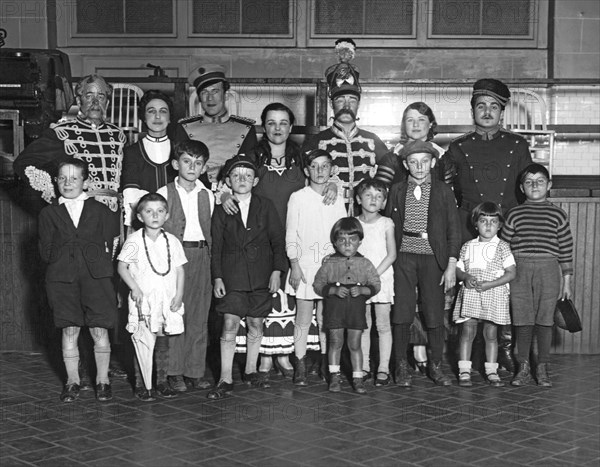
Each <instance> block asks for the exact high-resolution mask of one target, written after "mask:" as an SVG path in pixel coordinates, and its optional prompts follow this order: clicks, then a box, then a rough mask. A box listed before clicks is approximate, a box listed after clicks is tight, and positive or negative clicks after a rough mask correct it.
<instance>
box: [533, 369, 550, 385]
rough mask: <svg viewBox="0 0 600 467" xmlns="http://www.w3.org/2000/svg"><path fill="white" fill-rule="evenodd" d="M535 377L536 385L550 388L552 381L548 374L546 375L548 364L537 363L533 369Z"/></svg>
mask: <svg viewBox="0 0 600 467" xmlns="http://www.w3.org/2000/svg"><path fill="white" fill-rule="evenodd" d="M535 379H536V380H537V383H538V386H542V387H544V388H551V387H552V381H550V376H548V364H547V363H539V364H538V366H537V367H536V369H535Z"/></svg>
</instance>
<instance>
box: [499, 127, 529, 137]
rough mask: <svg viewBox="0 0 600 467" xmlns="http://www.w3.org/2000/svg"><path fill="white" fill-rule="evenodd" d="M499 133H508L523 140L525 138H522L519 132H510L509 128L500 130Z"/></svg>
mask: <svg viewBox="0 0 600 467" xmlns="http://www.w3.org/2000/svg"><path fill="white" fill-rule="evenodd" d="M499 131H500V132H502V133H508V134H509V135H515V136H520V137H521V138H522V137H523V136H522V135H521V134H519V133H518V132H516V131H512V130H509V129H508V128H500V130H499Z"/></svg>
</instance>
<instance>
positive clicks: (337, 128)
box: [331, 121, 358, 139]
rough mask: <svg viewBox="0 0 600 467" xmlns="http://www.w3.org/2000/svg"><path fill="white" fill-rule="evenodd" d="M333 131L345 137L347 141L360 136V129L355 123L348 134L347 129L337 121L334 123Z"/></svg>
mask: <svg viewBox="0 0 600 467" xmlns="http://www.w3.org/2000/svg"><path fill="white" fill-rule="evenodd" d="M331 130H332V131H333V132H334V133H335V134H336V135H337V136H339V137H343V138H346V139H352V138H354V137H355V136H356V135H357V134H358V127H357V126H356V123H354V125H353V126H352V128H351V129H350V131H348V132H346V129H345V128H344V127H343V126H342V125H340V124H339V123H338V122H337V121H335V122H333V125H331Z"/></svg>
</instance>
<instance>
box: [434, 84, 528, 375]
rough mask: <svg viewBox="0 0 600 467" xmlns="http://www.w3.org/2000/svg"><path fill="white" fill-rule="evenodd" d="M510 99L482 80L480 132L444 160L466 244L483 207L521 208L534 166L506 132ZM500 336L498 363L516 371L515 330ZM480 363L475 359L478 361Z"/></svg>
mask: <svg viewBox="0 0 600 467" xmlns="http://www.w3.org/2000/svg"><path fill="white" fill-rule="evenodd" d="M509 99H510V90H509V89H508V87H507V86H506V85H505V84H504V83H502V82H501V81H498V80H496V79H489V78H486V79H480V80H478V81H477V82H476V83H475V84H474V85H473V96H472V98H471V114H472V115H473V120H474V122H475V130H474V131H472V132H470V133H466V134H464V135H462V136H460V137H458V138H457V139H455V140H454V141H452V143H450V146H449V148H448V151H447V152H446V154H444V157H442V158H441V159H440V162H441V163H442V165H444V170H442V171H441V173H446V174H449V175H450V177H451V183H452V185H453V188H454V194H455V196H456V200H457V203H458V207H459V209H458V214H459V218H460V223H461V229H462V242H463V243H465V242H467V241H468V240H471V239H473V238H475V237H476V236H477V232H476V231H475V230H474V227H473V226H472V225H471V222H470V213H471V211H472V209H473V208H474V207H475V206H477V205H478V204H479V203H482V202H484V201H491V202H494V203H496V204H498V205H499V206H500V207H501V208H502V214H503V215H504V216H506V213H507V211H508V210H509V209H511V208H512V207H514V206H516V205H517V204H519V201H521V200H522V198H521V196H522V193H521V192H520V191H519V187H518V183H517V182H518V179H519V174H520V173H521V172H522V171H523V170H524V169H525V167H527V166H528V165H529V164H531V155H530V153H529V145H528V143H527V141H526V140H525V139H524V138H523V137H522V136H520V135H518V134H516V133H513V132H511V131H508V130H506V129H504V128H502V118H503V116H504V108H505V107H506V104H507V103H508V101H509ZM501 329H502V331H501V333H500V334H499V342H498V346H499V355H498V363H500V365H501V366H503V367H504V368H506V369H507V370H508V371H511V372H512V371H514V362H513V359H512V354H511V349H512V343H511V337H512V336H511V328H510V325H507V326H502V327H501ZM473 361H475V359H473Z"/></svg>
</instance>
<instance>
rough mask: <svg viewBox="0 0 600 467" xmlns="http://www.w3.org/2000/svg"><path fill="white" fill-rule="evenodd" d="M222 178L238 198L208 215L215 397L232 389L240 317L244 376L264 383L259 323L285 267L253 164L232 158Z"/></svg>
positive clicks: (271, 210) (278, 228)
mask: <svg viewBox="0 0 600 467" xmlns="http://www.w3.org/2000/svg"><path fill="white" fill-rule="evenodd" d="M224 173H225V182H226V183H227V185H228V186H229V187H230V188H231V191H232V192H233V194H234V196H235V197H236V199H237V200H238V207H239V210H238V212H237V213H235V214H234V215H229V214H227V213H226V212H225V209H224V207H223V205H218V206H216V208H215V212H214V214H213V218H212V228H211V231H212V242H213V243H212V244H213V250H212V257H211V270H212V277H213V291H214V295H215V297H216V298H217V301H216V311H217V312H218V313H219V314H222V315H223V331H222V334H221V377H220V379H219V382H218V384H217V386H216V387H215V388H214V389H212V390H211V391H210V392H209V393H208V398H209V399H221V398H223V397H225V396H226V395H228V394H229V393H231V391H233V379H232V367H233V357H234V354H235V337H236V335H237V332H238V327H239V324H240V320H241V319H242V318H243V317H246V323H247V327H248V329H247V333H246V342H247V353H246V369H245V380H246V382H247V383H249V384H251V385H253V386H255V387H268V386H267V385H266V383H265V381H263V380H261V378H260V377H259V374H258V373H257V371H256V364H257V361H258V354H259V350H260V343H261V339H262V335H263V321H264V318H265V317H266V316H268V315H269V313H270V312H271V308H272V307H271V296H272V294H274V293H277V291H278V290H279V286H280V277H281V272H282V271H285V270H287V257H286V253H285V233H284V230H283V226H282V225H281V220H280V219H279V214H277V210H276V209H275V205H274V204H273V203H272V202H271V200H269V199H267V198H263V197H261V196H258V195H256V194H253V193H252V189H253V188H254V187H255V186H256V184H257V183H258V178H257V177H256V166H255V164H254V162H252V160H251V159H250V158H248V157H242V156H235V157H233V158H231V159H230V160H228V161H227V163H226V164H225V168H224Z"/></svg>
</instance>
